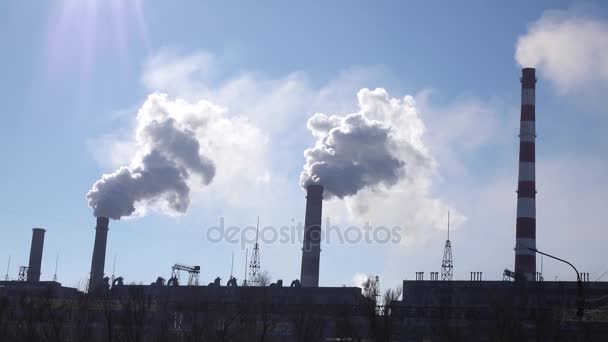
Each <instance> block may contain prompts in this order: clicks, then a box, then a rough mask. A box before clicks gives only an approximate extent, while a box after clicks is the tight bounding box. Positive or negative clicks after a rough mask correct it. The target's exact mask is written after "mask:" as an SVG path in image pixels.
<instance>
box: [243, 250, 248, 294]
mask: <svg viewBox="0 0 608 342" xmlns="http://www.w3.org/2000/svg"><path fill="white" fill-rule="evenodd" d="M247 260H249V248H245V276H244V278H243V286H247Z"/></svg>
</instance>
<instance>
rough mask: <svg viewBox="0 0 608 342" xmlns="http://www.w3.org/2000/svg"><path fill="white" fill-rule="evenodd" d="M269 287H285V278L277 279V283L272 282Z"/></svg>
mask: <svg viewBox="0 0 608 342" xmlns="http://www.w3.org/2000/svg"><path fill="white" fill-rule="evenodd" d="M269 287H283V280H282V279H279V280H277V282H276V283H272V284H270V286H269Z"/></svg>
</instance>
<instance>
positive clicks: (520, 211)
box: [515, 68, 536, 281]
mask: <svg viewBox="0 0 608 342" xmlns="http://www.w3.org/2000/svg"><path fill="white" fill-rule="evenodd" d="M535 71H536V70H535V69H534V68H524V69H522V77H521V124H520V129H519V132H520V133H519V179H518V184H517V223H516V234H515V236H516V245H515V273H517V274H521V275H523V276H524V277H525V278H526V279H527V280H528V281H534V280H535V275H536V253H535V252H533V251H531V250H529V249H528V248H536V170H535V162H536V156H535V154H536V153H535V150H536V148H535V145H534V141H535V140H536V129H535V116H536V115H535V111H536V110H535V97H536V96H535V92H536V76H535Z"/></svg>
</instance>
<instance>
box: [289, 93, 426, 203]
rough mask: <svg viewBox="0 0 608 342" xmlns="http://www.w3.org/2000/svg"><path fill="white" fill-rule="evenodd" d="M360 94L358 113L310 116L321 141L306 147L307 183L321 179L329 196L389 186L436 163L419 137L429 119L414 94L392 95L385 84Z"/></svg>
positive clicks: (303, 179) (311, 127) (310, 124)
mask: <svg viewBox="0 0 608 342" xmlns="http://www.w3.org/2000/svg"><path fill="white" fill-rule="evenodd" d="M357 97H358V100H359V107H360V111H359V112H357V113H352V114H348V115H346V116H344V117H340V116H335V115H331V116H327V115H325V114H319V113H317V114H315V115H314V116H313V117H312V118H310V119H309V120H308V125H307V126H308V129H309V130H310V131H311V132H312V135H313V136H314V137H316V138H317V141H316V143H315V146H314V147H313V148H310V149H307V150H306V151H305V152H304V155H305V157H306V164H305V165H304V170H303V171H302V173H301V175H300V183H301V186H302V187H303V188H306V187H307V186H308V185H310V184H321V185H323V186H324V188H325V194H326V197H332V196H336V197H338V198H344V197H346V196H353V195H356V194H357V193H358V192H359V191H360V190H362V189H364V188H372V189H374V188H378V187H385V188H390V187H391V186H393V185H395V184H396V183H398V182H399V181H400V180H401V179H403V178H404V177H407V176H408V173H410V172H415V170H416V169H417V168H419V167H423V168H428V167H429V166H430V165H431V164H432V160H431V159H430V157H428V156H427V154H426V150H425V149H424V146H423V144H422V142H421V139H420V137H421V135H422V133H423V131H424V125H423V124H422V122H421V121H420V119H419V118H418V116H417V114H416V111H415V108H414V106H415V104H414V100H413V98H412V97H410V96H407V97H405V98H404V99H402V100H401V99H394V98H390V97H389V96H388V93H387V92H386V91H385V90H384V89H376V90H373V91H370V90H368V89H362V90H361V91H359V93H358V94H357Z"/></svg>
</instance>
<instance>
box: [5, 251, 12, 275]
mask: <svg viewBox="0 0 608 342" xmlns="http://www.w3.org/2000/svg"><path fill="white" fill-rule="evenodd" d="M10 268H11V256H10V255H9V256H8V265H7V266H6V275H5V276H4V280H6V281H8V271H9V269H10Z"/></svg>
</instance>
